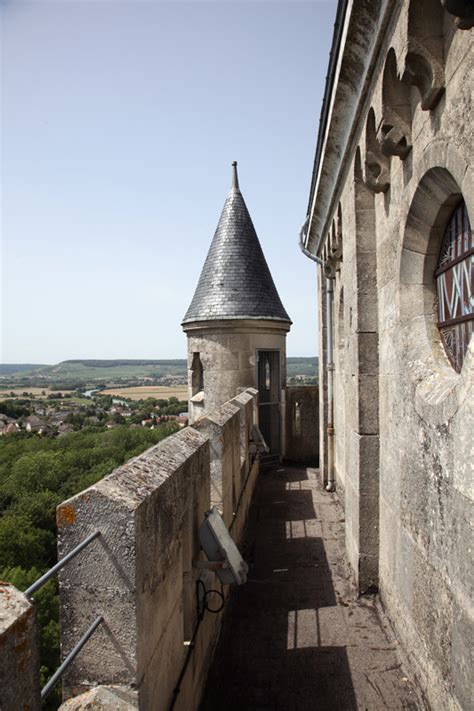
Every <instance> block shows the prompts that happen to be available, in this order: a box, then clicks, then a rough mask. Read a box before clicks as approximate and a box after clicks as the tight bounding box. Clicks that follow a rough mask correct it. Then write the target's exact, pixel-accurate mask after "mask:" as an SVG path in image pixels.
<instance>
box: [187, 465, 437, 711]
mask: <svg viewBox="0 0 474 711" xmlns="http://www.w3.org/2000/svg"><path fill="white" fill-rule="evenodd" d="M244 557H245V558H246V560H247V562H248V563H249V565H250V571H249V580H248V582H247V584H246V585H244V586H242V587H240V588H236V589H235V590H234V591H233V593H232V595H231V596H230V598H229V600H228V603H227V610H226V614H225V618H224V625H223V629H222V635H221V638H220V641H219V645H218V648H217V651H216V656H215V661H214V664H213V667H212V669H211V673H210V677H209V680H208V686H207V691H206V695H205V699H204V702H203V705H202V707H201V708H202V711H234V709H235V710H237V709H238V710H239V711H279V710H280V709H281V710H282V711H283V709H284V710H285V711H329V710H330V711H352V710H356V709H357V710H364V711H365V710H367V711H380V710H381V709H394V710H395V709H411V710H414V709H421V708H423V707H422V706H421V705H420V703H419V701H418V699H417V696H416V694H415V692H414V690H413V688H412V687H411V685H410V684H409V683H408V680H407V678H406V677H405V676H404V673H403V670H402V668H401V663H400V660H399V659H398V657H397V652H396V643H395V641H394V640H392V641H390V639H389V637H388V635H387V633H386V631H385V630H384V627H383V622H382V621H381V620H380V618H379V616H378V614H377V611H376V608H375V604H374V600H373V599H372V598H371V597H367V598H362V599H357V597H356V594H355V590H354V588H353V587H352V585H351V582H350V575H349V570H348V567H347V563H346V561H345V557H344V514H343V511H342V509H341V507H340V505H339V503H338V501H337V499H336V497H335V495H332V494H328V493H326V492H324V491H323V490H322V487H321V485H320V484H319V481H318V477H317V470H315V469H307V468H303V467H279V468H274V469H272V470H269V471H266V472H262V474H261V475H260V479H259V482H258V485H257V490H256V493H255V497H254V502H253V504H252V509H251V512H250V520H249V525H248V529H247V540H246V546H245V549H244Z"/></svg>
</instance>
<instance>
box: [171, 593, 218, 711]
mask: <svg viewBox="0 0 474 711" xmlns="http://www.w3.org/2000/svg"><path fill="white" fill-rule="evenodd" d="M200 590H201V591H202V593H201V595H200V594H199V593H200ZM211 594H212V595H218V596H219V597H220V598H221V604H220V605H219V607H217V608H211V607H209V603H208V602H207V597H208V595H211ZM196 602H197V611H198V618H197V623H196V627H195V628H194V632H193V636H192V637H191V640H190V642H189V645H188V652H187V654H186V659H185V660H184V664H183V666H182V668H181V672H180V674H179V677H178V681H177V682H176V686H175V687H174V689H173V698H172V699H171V703H170V706H169V711H172V709H174V707H175V705H176V700H177V698H178V696H179V692H180V691H181V683H182V681H183V679H184V675H185V674H186V669H187V668H188V664H189V662H190V661H191V655H192V653H193V649H194V642H195V640H196V637H197V633H198V630H199V626H200V624H201V622H202V621H203V619H204V614H205V612H206V610H207V612H211V613H213V614H217V613H219V612H221V611H222V609H223V607H224V605H225V597H224V588H223V587H222V583H221V589H220V590H206V586H205V584H204V581H203V580H197V581H196Z"/></svg>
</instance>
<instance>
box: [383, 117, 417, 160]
mask: <svg viewBox="0 0 474 711" xmlns="http://www.w3.org/2000/svg"><path fill="white" fill-rule="evenodd" d="M381 130H382V136H381V139H380V142H381V147H382V153H383V154H384V155H385V156H398V157H399V158H401V159H402V160H404V159H405V158H406V157H407V155H408V154H409V153H410V151H411V145H410V143H409V142H408V138H407V131H406V130H404V129H403V128H402V127H401V126H400V125H395V122H394V123H393V124H392V123H389V122H388V121H387V122H384V123H383V124H382V129H381Z"/></svg>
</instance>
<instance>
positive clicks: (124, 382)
mask: <svg viewBox="0 0 474 711" xmlns="http://www.w3.org/2000/svg"><path fill="white" fill-rule="evenodd" d="M287 370H288V378H287V379H288V384H289V385H298V384H299V385H313V384H315V383H317V358H315V357H314V358H288V359H287ZM187 416H188V414H187V364H186V361H185V360H68V361H64V362H62V363H58V364H56V365H42V364H27V365H15V364H5V365H0V435H12V434H19V433H24V434H26V433H29V434H31V433H34V434H37V435H52V436H61V435H65V434H68V433H70V432H74V431H78V430H81V429H83V428H86V427H96V428H97V427H99V428H100V427H103V428H106V429H113V428H116V427H119V426H121V425H127V426H128V427H130V428H140V427H146V428H149V429H154V428H156V427H157V426H159V425H160V424H162V423H163V422H170V421H174V423H175V424H176V425H177V426H178V427H184V426H185V425H186V424H187Z"/></svg>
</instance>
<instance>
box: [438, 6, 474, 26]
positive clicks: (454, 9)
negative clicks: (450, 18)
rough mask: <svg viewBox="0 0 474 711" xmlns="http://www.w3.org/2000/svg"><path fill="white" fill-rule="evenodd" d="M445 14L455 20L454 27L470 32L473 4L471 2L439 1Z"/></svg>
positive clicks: (472, 23)
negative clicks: (452, 16)
mask: <svg viewBox="0 0 474 711" xmlns="http://www.w3.org/2000/svg"><path fill="white" fill-rule="evenodd" d="M441 5H442V6H443V7H444V9H445V10H446V12H449V14H450V15H454V17H455V18H456V20H455V23H456V27H457V28H458V29H460V30H470V29H471V27H474V3H473V2H472V0H441Z"/></svg>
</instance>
